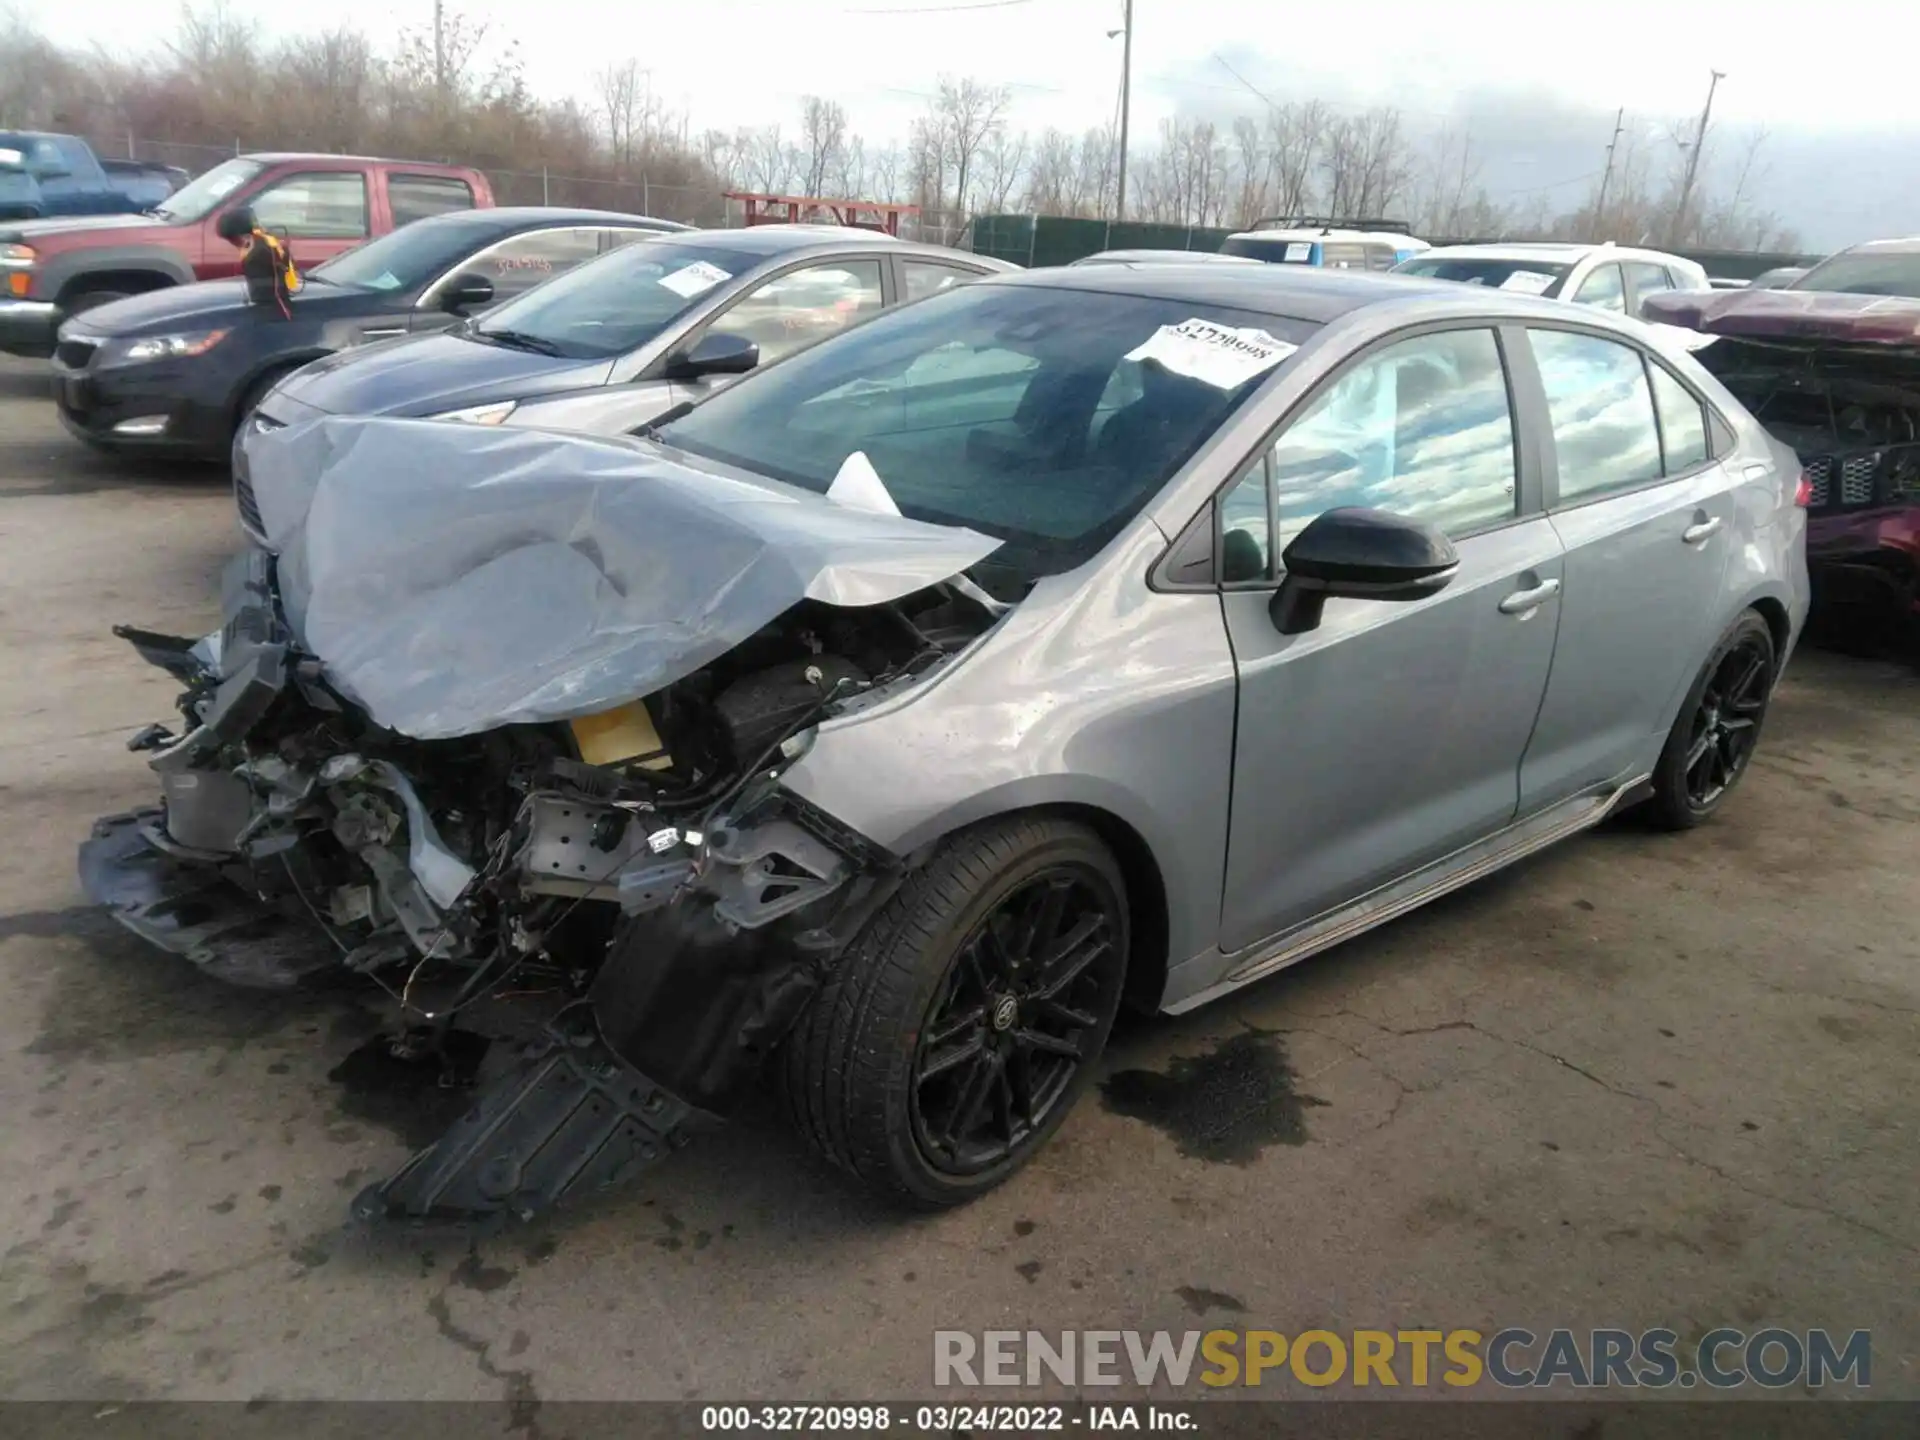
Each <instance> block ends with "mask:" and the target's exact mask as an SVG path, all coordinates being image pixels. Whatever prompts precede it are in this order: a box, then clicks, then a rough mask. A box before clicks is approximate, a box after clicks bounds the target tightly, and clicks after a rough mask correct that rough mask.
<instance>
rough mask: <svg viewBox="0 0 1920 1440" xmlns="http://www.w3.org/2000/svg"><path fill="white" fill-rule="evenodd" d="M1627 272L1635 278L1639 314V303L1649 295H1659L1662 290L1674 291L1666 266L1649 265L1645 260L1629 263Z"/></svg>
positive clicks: (1635, 307) (1636, 307)
mask: <svg viewBox="0 0 1920 1440" xmlns="http://www.w3.org/2000/svg"><path fill="white" fill-rule="evenodd" d="M1627 272H1628V274H1630V275H1632V276H1633V293H1634V299H1635V305H1634V309H1635V312H1636V313H1638V310H1639V303H1638V302H1639V301H1641V300H1645V299H1646V298H1647V296H1649V295H1657V294H1659V293H1660V292H1661V291H1662V290H1671V289H1673V277H1672V276H1671V275H1669V274H1668V273H1667V267H1666V266H1664V265H1653V264H1649V263H1648V262H1647V261H1645V260H1639V261H1633V260H1630V261H1628V262H1627Z"/></svg>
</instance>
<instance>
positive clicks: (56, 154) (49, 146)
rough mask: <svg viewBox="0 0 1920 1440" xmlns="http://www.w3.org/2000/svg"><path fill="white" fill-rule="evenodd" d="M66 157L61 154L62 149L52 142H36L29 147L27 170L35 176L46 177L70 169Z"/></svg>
mask: <svg viewBox="0 0 1920 1440" xmlns="http://www.w3.org/2000/svg"><path fill="white" fill-rule="evenodd" d="M70 168H71V167H70V166H69V165H68V164H67V161H66V157H65V156H63V155H62V154H61V153H60V147H59V146H58V145H55V144H54V143H53V141H51V140H36V141H34V142H33V144H32V145H30V146H29V147H27V169H29V170H31V171H32V172H33V173H34V174H35V175H46V174H48V173H50V172H55V173H57V172H58V171H61V170H66V169H70Z"/></svg>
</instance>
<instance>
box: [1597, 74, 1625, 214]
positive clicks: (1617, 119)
mask: <svg viewBox="0 0 1920 1440" xmlns="http://www.w3.org/2000/svg"><path fill="white" fill-rule="evenodd" d="M1626 121H1627V107H1626V106H1624V105H1622V106H1621V107H1620V108H1619V110H1618V111H1616V112H1615V113H1614V117H1613V138H1612V139H1611V140H1609V141H1607V168H1606V169H1605V170H1603V171H1601V172H1600V198H1599V199H1598V200H1596V201H1594V202H1593V226H1594V229H1596V230H1598V229H1599V228H1600V222H1601V219H1602V217H1604V216H1605V215H1606V213H1607V187H1608V186H1609V185H1611V184H1612V183H1613V151H1614V147H1615V146H1617V145H1619V143H1620V132H1621V131H1622V130H1624V129H1626Z"/></svg>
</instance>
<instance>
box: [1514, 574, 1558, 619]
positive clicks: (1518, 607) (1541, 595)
mask: <svg viewBox="0 0 1920 1440" xmlns="http://www.w3.org/2000/svg"><path fill="white" fill-rule="evenodd" d="M1559 593H1560V582H1559V581H1558V580H1542V581H1541V582H1540V583H1539V584H1538V585H1536V586H1534V587H1533V589H1531V590H1516V591H1514V592H1513V593H1512V594H1511V595H1509V596H1507V598H1506V599H1504V600H1502V601H1501V602H1500V613H1501V614H1502V615H1531V614H1532V613H1533V612H1534V611H1536V610H1538V609H1539V608H1540V607H1541V606H1542V605H1544V604H1546V603H1547V601H1549V600H1551V599H1552V598H1553V597H1554V596H1556V595H1558V594H1559Z"/></svg>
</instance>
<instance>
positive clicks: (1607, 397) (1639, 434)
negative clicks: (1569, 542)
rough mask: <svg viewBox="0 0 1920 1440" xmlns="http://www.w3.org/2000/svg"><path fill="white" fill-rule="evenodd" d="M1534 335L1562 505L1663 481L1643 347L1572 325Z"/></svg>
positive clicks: (1536, 332) (1697, 416)
mask: <svg viewBox="0 0 1920 1440" xmlns="http://www.w3.org/2000/svg"><path fill="white" fill-rule="evenodd" d="M1528 338H1529V339H1530V340H1531V341H1532V343H1533V354H1534V359H1535V360H1536V361H1537V362H1538V363H1539V366H1540V381H1541V383H1542V385H1544V386H1545V387H1546V392H1547V414H1548V417H1549V419H1550V420H1551V421H1552V423H1553V448H1554V452H1555V454H1556V455H1557V457H1558V459H1559V465H1560V501H1561V503H1562V504H1566V503H1569V502H1573V501H1580V500H1591V499H1594V498H1595V497H1597V496H1601V495H1607V494H1611V493H1613V492H1615V491H1620V490H1628V489H1632V488H1633V487H1634V486H1636V485H1644V484H1646V483H1647V482H1648V481H1649V480H1658V479H1659V478H1660V476H1661V465H1660V432H1659V430H1658V429H1657V428H1655V425H1654V418H1653V396H1652V394H1651V393H1650V392H1649V391H1648V389H1647V372H1646V367H1645V365H1644V363H1643V362H1642V361H1641V358H1640V352H1639V351H1638V350H1635V349H1634V348H1633V347H1632V346H1630V345H1622V344H1621V343H1620V342H1618V341H1617V340H1604V339H1602V338H1600V337H1599V336H1597V335H1579V334H1575V333H1573V332H1571V331H1567V330H1533V331H1529V332H1528ZM1694 424H1695V425H1696V426H1697V425H1699V424H1700V417H1699V415H1698V413H1697V411H1696V414H1695V416H1694Z"/></svg>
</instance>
